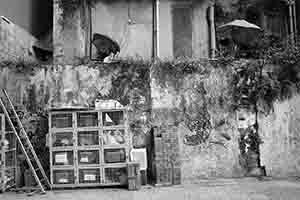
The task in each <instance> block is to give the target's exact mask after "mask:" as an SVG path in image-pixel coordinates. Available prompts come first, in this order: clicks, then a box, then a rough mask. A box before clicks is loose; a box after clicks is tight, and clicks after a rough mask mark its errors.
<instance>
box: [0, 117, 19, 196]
mask: <svg viewBox="0 0 300 200" xmlns="http://www.w3.org/2000/svg"><path fill="white" fill-rule="evenodd" d="M0 124H1V125H0V191H1V192H5V191H6V190H8V189H11V188H13V187H15V186H16V177H17V175H16V164H17V161H16V156H17V151H16V147H17V140H16V137H15V135H14V133H13V132H12V131H11V129H10V127H9V126H5V117H4V115H3V114H0Z"/></svg>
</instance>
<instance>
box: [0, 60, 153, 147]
mask: <svg viewBox="0 0 300 200" xmlns="http://www.w3.org/2000/svg"><path fill="white" fill-rule="evenodd" d="M149 68H150V66H149V65H147V64H136V65H133V64H132V65H131V64H129V63H123V64H118V65H101V64H100V65H95V66H87V65H81V66H76V67H73V66H70V65H67V66H61V65H56V66H44V67H43V68H33V69H31V70H28V69H27V70H21V71H17V69H16V68H13V67H11V68H1V69H0V87H1V88H4V89H6V90H7V92H8V94H9V96H10V97H11V99H12V101H13V103H14V105H16V106H17V109H18V110H19V111H22V112H23V113H24V115H26V116H29V115H30V116H33V115H36V116H46V117H47V109H48V108H53V107H56V108H59V107H61V108H71V107H74V106H76V107H78V106H80V107H93V106H94V101H95V100H96V99H97V98H99V99H114V100H117V101H119V102H120V103H121V104H123V105H124V106H128V107H129V124H130V127H131V129H130V130H131V131H132V132H133V135H134V138H133V139H134V143H135V144H134V145H135V146H144V145H145V134H146V133H147V132H148V131H149V130H150V128H149V125H148V122H149V116H150V84H149V83H150V82H149ZM24 120H25V119H24ZM27 121H28V120H27ZM30 123H31V122H28V124H27V123H26V124H25V126H27V125H28V126H30ZM44 134H46V133H44Z"/></svg>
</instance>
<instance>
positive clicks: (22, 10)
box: [0, 0, 33, 32]
mask: <svg viewBox="0 0 300 200" xmlns="http://www.w3.org/2000/svg"><path fill="white" fill-rule="evenodd" d="M32 6H33V0H22V1H20V0H2V1H1V2H0V16H1V15H2V16H5V17H7V18H8V19H10V20H11V21H12V22H13V23H15V24H18V25H19V26H21V27H23V28H24V29H26V30H27V31H28V32H31V30H32V14H33V10H32Z"/></svg>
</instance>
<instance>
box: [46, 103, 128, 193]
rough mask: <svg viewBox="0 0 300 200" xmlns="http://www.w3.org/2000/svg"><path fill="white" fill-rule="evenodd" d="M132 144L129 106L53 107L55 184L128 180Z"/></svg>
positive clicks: (51, 139) (51, 129)
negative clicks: (79, 108) (86, 108)
mask: <svg viewBox="0 0 300 200" xmlns="http://www.w3.org/2000/svg"><path fill="white" fill-rule="evenodd" d="M131 146H132V142H131V136H130V135H129V131H128V123H127V110H126V108H121V109H107V110H59V109H55V110H50V111H49V149H50V176H51V177H50V181H51V184H52V186H53V188H68V187H71V188H74V187H85V186H86V187H91V186H106V185H111V186H113V185H126V184H127V170H126V169H127V163H128V161H129V152H130V149H131Z"/></svg>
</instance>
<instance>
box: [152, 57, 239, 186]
mask: <svg viewBox="0 0 300 200" xmlns="http://www.w3.org/2000/svg"><path fill="white" fill-rule="evenodd" d="M174 66H175V65H172V64H170V65H169V68H168V70H167V71H169V73H167V72H164V71H163V70H161V69H156V70H155V69H154V70H153V71H152V72H153V73H152V76H151V95H152V120H153V123H154V124H155V125H156V126H159V127H173V128H172V131H174V133H173V134H177V135H178V137H179V146H180V158H179V159H180V162H181V173H182V181H183V182H190V181H193V180H197V179H199V178H211V177H240V176H243V175H244V171H243V169H242V167H241V166H240V163H239V154H240V149H239V145H238V140H239V133H238V131H237V128H236V122H235V114H234V113H233V112H231V111H230V94H229V78H230V73H231V72H230V70H226V69H222V68H215V67H214V66H212V65H209V64H207V63H206V64H204V63H201V62H200V63H197V62H196V63H191V66H189V65H185V66H182V67H185V69H186V70H181V69H179V71H178V73H176V70H178V69H175V67H174ZM190 70H191V71H190Z"/></svg>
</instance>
